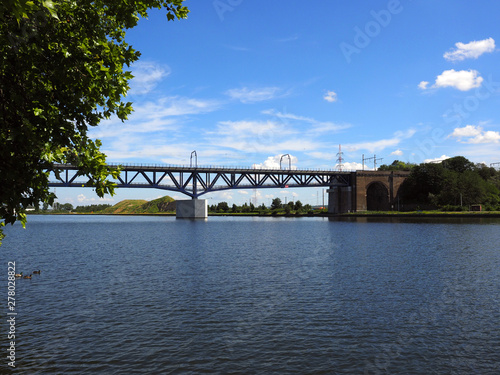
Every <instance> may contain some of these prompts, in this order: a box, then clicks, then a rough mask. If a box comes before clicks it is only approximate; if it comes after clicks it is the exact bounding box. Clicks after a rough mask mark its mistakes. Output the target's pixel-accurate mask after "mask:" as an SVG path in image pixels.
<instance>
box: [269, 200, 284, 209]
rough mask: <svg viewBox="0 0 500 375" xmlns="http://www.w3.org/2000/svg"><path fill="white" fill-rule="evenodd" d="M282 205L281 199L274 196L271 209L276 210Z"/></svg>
mask: <svg viewBox="0 0 500 375" xmlns="http://www.w3.org/2000/svg"><path fill="white" fill-rule="evenodd" d="M282 207H283V204H282V203H281V199H279V198H274V199H273V201H272V202H271V210H278V209H280V208H282Z"/></svg>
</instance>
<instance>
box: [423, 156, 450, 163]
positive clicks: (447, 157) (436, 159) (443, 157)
mask: <svg viewBox="0 0 500 375" xmlns="http://www.w3.org/2000/svg"><path fill="white" fill-rule="evenodd" d="M449 158H450V157H449V156H446V155H441V156H440V157H438V158H434V159H425V160H424V163H438V162H441V161H443V160H446V159H449Z"/></svg>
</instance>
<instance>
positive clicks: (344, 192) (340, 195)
mask: <svg viewBox="0 0 500 375" xmlns="http://www.w3.org/2000/svg"><path fill="white" fill-rule="evenodd" d="M326 192H327V193H328V213H330V214H342V213H346V212H353V211H354V210H355V204H354V198H355V195H356V194H355V193H354V189H353V187H352V186H331V187H330V189H328V190H327V191H326Z"/></svg>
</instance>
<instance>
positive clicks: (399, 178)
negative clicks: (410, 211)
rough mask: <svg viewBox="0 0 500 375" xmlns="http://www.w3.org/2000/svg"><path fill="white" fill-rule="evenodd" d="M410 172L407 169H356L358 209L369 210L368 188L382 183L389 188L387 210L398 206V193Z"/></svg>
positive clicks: (356, 205)
mask: <svg viewBox="0 0 500 375" xmlns="http://www.w3.org/2000/svg"><path fill="white" fill-rule="evenodd" d="M409 174H410V172H406V171H356V204H355V207H356V211H358V212H359V211H367V210H368V209H369V207H368V200H367V198H368V196H367V195H368V194H367V193H368V188H369V187H370V186H371V185H373V184H376V183H380V184H381V185H382V186H384V187H385V188H386V189H387V192H388V202H387V204H386V205H385V207H386V208H385V209H386V210H391V209H393V208H396V201H397V194H398V193H399V189H400V187H401V185H402V184H403V182H404V180H406V178H407V177H408V175H409Z"/></svg>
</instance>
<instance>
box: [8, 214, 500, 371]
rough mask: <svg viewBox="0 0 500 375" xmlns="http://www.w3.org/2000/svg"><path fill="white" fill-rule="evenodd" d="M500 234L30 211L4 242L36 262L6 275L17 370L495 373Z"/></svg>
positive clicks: (19, 263)
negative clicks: (27, 276) (12, 290)
mask: <svg viewBox="0 0 500 375" xmlns="http://www.w3.org/2000/svg"><path fill="white" fill-rule="evenodd" d="M485 224H487V225H485ZM499 229H500V221H499V220H498V219H479V220H478V219H474V220H471V219H464V218H446V219H435V218H422V219H421V218H372V217H364V218H356V219H353V218H346V219H342V220H339V219H335V220H328V219H326V218H255V217H243V218H242V217H238V218H234V217H211V218H209V219H208V220H207V221H184V220H176V219H175V218H172V217H111V216H45V217H40V216H34V217H30V218H29V223H28V229H27V230H23V229H22V228H21V227H20V226H18V225H15V226H14V227H8V228H7V230H6V232H7V238H6V239H5V241H4V245H3V246H2V247H1V248H0V251H1V252H2V259H4V262H5V263H6V262H7V261H16V267H17V268H16V270H17V271H18V272H20V271H24V272H25V273H26V272H31V271H32V270H34V269H41V270H42V273H41V274H40V275H33V278H32V279H31V280H24V279H22V280H17V281H16V298H17V299H16V302H17V305H16V307H17V311H18V313H19V315H18V317H17V319H18V320H17V321H18V324H17V326H16V329H17V333H18V335H17V337H16V350H17V353H16V354H17V360H16V363H17V365H18V371H19V373H28V374H37V373H51V374H52V373H57V374H60V373H84V372H89V373H103V374H122V373H145V374H149V373H153V372H158V373H173V374H182V373H193V374H197V373H241V374H243V373H245V374H246V373H304V374H306V373H311V374H312V373H325V374H327V373H369V374H371V373H373V374H375V373H405V374H406V373H415V374H432V373H435V374H441V373H454V374H471V373H478V374H496V373H499V364H500V328H499V326H498V321H500V295H499V291H500V231H499ZM0 276H1V282H2V283H4V285H6V272H4V273H3V274H2V275H0ZM4 320H5V319H4ZM2 324H4V325H3V326H2V328H4V330H3V331H4V332H6V330H5V329H6V325H5V321H4V323H2ZM0 366H2V367H0V369H2V371H3V370H5V369H6V361H2V363H1V364H0Z"/></svg>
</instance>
